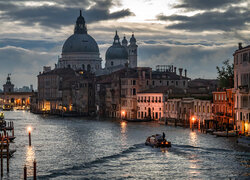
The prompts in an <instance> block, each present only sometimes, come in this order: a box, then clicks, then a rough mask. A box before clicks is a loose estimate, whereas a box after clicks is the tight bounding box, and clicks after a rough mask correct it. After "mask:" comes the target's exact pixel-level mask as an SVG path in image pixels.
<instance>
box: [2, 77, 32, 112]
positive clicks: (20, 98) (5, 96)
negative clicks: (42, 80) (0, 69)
mask: <svg viewBox="0 0 250 180" xmlns="http://www.w3.org/2000/svg"><path fill="white" fill-rule="evenodd" d="M3 89H4V91H3V92H1V93H0V106H2V107H4V106H9V107H11V108H16V109H29V107H30V96H32V95H33V92H25V91H22V92H15V91H14V84H12V83H11V79H10V74H8V77H7V81H6V83H5V84H4V85H3Z"/></svg>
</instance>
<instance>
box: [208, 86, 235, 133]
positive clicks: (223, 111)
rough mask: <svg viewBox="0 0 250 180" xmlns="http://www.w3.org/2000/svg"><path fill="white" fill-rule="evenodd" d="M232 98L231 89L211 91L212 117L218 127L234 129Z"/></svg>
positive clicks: (233, 95) (233, 96)
mask: <svg viewBox="0 0 250 180" xmlns="http://www.w3.org/2000/svg"><path fill="white" fill-rule="evenodd" d="M234 98H235V94H234V93H233V91H232V89H226V90H223V91H215V92H213V115H214V117H213V119H214V120H216V122H217V126H218V128H221V129H224V130H225V129H235V127H234V126H235V122H234V101H235V99H234Z"/></svg>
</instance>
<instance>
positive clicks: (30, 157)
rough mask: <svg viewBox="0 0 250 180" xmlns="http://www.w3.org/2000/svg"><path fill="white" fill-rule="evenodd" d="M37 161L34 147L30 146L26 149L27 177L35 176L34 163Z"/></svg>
mask: <svg viewBox="0 0 250 180" xmlns="http://www.w3.org/2000/svg"><path fill="white" fill-rule="evenodd" d="M34 160H35V151H34V149H33V147H32V146H28V147H27V149H26V161H25V164H26V167H27V176H33V162H34Z"/></svg>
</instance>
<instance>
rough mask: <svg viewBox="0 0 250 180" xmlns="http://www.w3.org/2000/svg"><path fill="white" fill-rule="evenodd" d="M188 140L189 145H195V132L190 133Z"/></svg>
mask: <svg viewBox="0 0 250 180" xmlns="http://www.w3.org/2000/svg"><path fill="white" fill-rule="evenodd" d="M189 139H190V143H191V145H193V146H195V145H196V144H197V134H196V132H194V131H191V132H190V135H189Z"/></svg>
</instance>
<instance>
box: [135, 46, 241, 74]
mask: <svg viewBox="0 0 250 180" xmlns="http://www.w3.org/2000/svg"><path fill="white" fill-rule="evenodd" d="M236 49H237V45H236V46H235V47H232V46H230V47H223V46H215V47H213V48H211V47H204V46H199V45H195V46H176V45H171V46H165V45H146V46H145V45H144V46H139V51H138V52H139V54H140V55H139V61H138V62H139V65H140V66H147V67H152V68H155V66H156V65H161V64H164V65H174V66H177V67H182V68H186V69H187V70H188V76H189V77H191V78H197V77H203V78H216V77H217V71H216V66H221V64H222V62H223V61H224V60H226V59H231V61H232V59H233V57H232V55H231V54H232V53H233V52H234V51H235V50H236Z"/></svg>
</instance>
